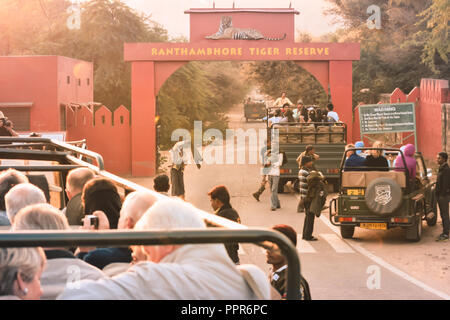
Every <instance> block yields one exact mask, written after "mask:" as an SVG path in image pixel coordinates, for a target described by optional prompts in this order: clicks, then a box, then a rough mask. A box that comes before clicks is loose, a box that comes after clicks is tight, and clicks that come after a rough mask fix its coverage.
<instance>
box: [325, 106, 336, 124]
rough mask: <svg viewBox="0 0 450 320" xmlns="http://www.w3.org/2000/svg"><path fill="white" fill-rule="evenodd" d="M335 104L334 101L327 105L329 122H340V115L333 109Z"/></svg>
mask: <svg viewBox="0 0 450 320" xmlns="http://www.w3.org/2000/svg"><path fill="white" fill-rule="evenodd" d="M333 109H334V106H333V104H332V103H329V104H328V105H327V110H328V113H327V118H328V122H339V116H338V114H337V113H336V112H334V111H333Z"/></svg>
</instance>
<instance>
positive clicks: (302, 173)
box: [298, 167, 310, 199]
mask: <svg viewBox="0 0 450 320" xmlns="http://www.w3.org/2000/svg"><path fill="white" fill-rule="evenodd" d="M309 173H310V171H309V170H308V168H305V167H302V168H301V169H300V170H299V171H298V180H299V188H300V197H301V198H303V199H305V198H306V195H307V194H308V182H307V180H306V178H307V177H308V176H309Z"/></svg>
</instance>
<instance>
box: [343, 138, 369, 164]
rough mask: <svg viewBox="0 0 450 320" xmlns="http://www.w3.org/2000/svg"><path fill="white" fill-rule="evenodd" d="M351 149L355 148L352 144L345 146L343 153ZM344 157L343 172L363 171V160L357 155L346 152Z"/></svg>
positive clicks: (353, 152) (352, 152)
mask: <svg viewBox="0 0 450 320" xmlns="http://www.w3.org/2000/svg"><path fill="white" fill-rule="evenodd" d="M353 148H355V146H354V145H353V144H348V145H346V146H345V151H347V150H348V149H353ZM346 156H347V159H346V160H345V162H344V169H343V171H364V169H363V168H361V167H362V166H364V161H365V158H363V157H361V156H359V155H357V154H356V153H355V151H347V153H346Z"/></svg>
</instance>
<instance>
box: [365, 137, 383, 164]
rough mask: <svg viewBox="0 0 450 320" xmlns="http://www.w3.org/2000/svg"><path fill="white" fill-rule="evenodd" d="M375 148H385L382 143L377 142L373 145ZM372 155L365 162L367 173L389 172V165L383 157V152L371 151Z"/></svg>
mask: <svg viewBox="0 0 450 320" xmlns="http://www.w3.org/2000/svg"><path fill="white" fill-rule="evenodd" d="M372 147H373V148H383V147H384V144H383V142H382V141H375V142H374V143H373V145H372ZM369 151H370V154H369V155H368V156H367V157H366V160H365V161H364V167H366V168H365V170H366V171H389V163H388V161H387V159H386V158H385V157H384V156H383V151H382V150H369Z"/></svg>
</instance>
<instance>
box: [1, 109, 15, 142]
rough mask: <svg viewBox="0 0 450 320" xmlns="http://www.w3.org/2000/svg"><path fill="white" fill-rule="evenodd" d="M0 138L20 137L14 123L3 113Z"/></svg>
mask: <svg viewBox="0 0 450 320" xmlns="http://www.w3.org/2000/svg"><path fill="white" fill-rule="evenodd" d="M0 136H1V137H18V136H19V135H18V134H17V132H15V131H14V129H13V123H12V122H11V120H9V119H8V118H7V117H5V115H4V114H3V112H1V111H0Z"/></svg>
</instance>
